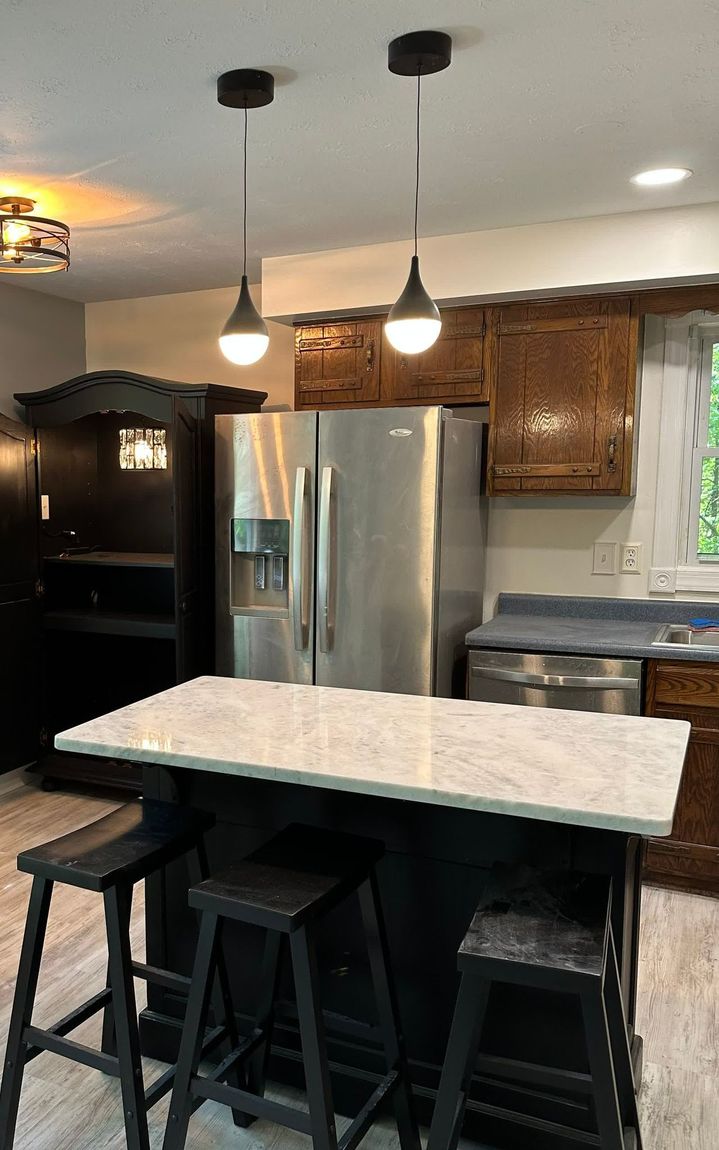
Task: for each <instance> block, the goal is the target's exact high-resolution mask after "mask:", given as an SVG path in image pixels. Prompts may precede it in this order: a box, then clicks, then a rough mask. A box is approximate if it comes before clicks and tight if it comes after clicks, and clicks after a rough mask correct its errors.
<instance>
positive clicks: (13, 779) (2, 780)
mask: <svg viewBox="0 0 719 1150" xmlns="http://www.w3.org/2000/svg"><path fill="white" fill-rule="evenodd" d="M28 766H29V764H28ZM24 774H25V767H16V768H15V770H14V771H8V772H7V774H4V775H0V795H6V794H8V792H9V791H15V790H17V788H18V787H22V786H23V785H24V784H23V779H22V776H23V775H24Z"/></svg>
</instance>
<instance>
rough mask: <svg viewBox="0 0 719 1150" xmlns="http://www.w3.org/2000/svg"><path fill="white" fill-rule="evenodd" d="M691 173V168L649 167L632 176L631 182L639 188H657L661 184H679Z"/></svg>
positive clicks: (691, 174)
mask: <svg viewBox="0 0 719 1150" xmlns="http://www.w3.org/2000/svg"><path fill="white" fill-rule="evenodd" d="M693 175H694V173H693V172H692V170H691V168H650V169H649V170H648V171H646V172H637V174H636V176H632V183H633V184H638V185H639V187H640V188H659V187H661V186H662V185H663V184H680V183H681V182H682V180H688V179H689V177H690V176H693Z"/></svg>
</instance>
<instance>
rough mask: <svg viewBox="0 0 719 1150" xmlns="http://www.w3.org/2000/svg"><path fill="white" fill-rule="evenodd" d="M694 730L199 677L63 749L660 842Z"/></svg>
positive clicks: (84, 728) (87, 726) (86, 726)
mask: <svg viewBox="0 0 719 1150" xmlns="http://www.w3.org/2000/svg"><path fill="white" fill-rule="evenodd" d="M688 737H689V724H688V723H683V722H674V721H668V720H665V719H646V718H634V717H631V716H626V715H601V714H590V713H587V712H581V711H558V710H544V709H542V708H534V707H512V706H505V705H503V704H499V703H478V702H468V701H464V700H461V699H430V698H425V697H422V696H416V695H390V694H380V693H376V692H372V691H350V690H344V689H339V688H332V687H306V686H296V685H290V684H286V683H265V682H260V681H254V680H243V679H220V678H213V677H210V676H205V677H203V678H200V679H195V680H193V681H192V682H190V683H183V684H182V685H181V686H179V687H173V688H172V690H169V691H164V692H162V694H159V695H153V696H152V697H151V698H149V699H144V700H143V701H142V702H139V703H133V704H132V705H131V706H129V707H123V708H122V709H121V710H119V711H114V712H112V713H111V714H109V715H104V716H103V717H102V718H99V719H93V720H92V721H91V722H89V723H83V724H82V725H81V726H79V727H74V728H72V729H71V730H68V731H63V732H62V733H61V734H59V735H58V736H57V737H56V739H55V744H56V746H57V747H58V748H60V749H61V750H66V751H79V752H83V753H86V754H95V755H102V756H107V757H112V758H121V759H130V760H132V761H133V762H139V763H157V764H160V765H163V766H168V767H181V768H185V769H189V770H199V771H214V772H219V773H221V774H227V775H238V776H247V777H251V778H261V779H274V780H278V781H281V782H285V783H297V784H300V785H306V786H315V787H327V788H329V789H332V790H341V791H354V792H358V793H362V794H376V795H384V796H388V797H391V798H397V799H407V800H409V801H413V802H423V803H434V804H438V805H441V806H450V807H461V808H465V809H471V810H477V811H493V812H498V813H500V814H509V815H516V816H521V817H524V818H533V819H544V820H547V821H550V822H562V823H572V824H575V825H578V826H589V827H603V828H607V829H611V830H621V831H626V832H633V833H636V834H642V835H668V834H669V833H670V831H671V827H672V819H673V814H674V806H675V803H676V798H677V793H678V790H679V783H680V780H681V773H682V766H683V763H684V755H685V752H686V746H687V740H688Z"/></svg>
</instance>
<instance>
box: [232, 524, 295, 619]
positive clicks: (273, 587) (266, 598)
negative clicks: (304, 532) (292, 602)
mask: <svg viewBox="0 0 719 1150" xmlns="http://www.w3.org/2000/svg"><path fill="white" fill-rule="evenodd" d="M230 541H231V555H230V614H231V615H257V616H260V617H261V618H265V619H267V618H270V619H271V618H278V619H286V618H287V616H288V614H289V594H288V577H289V553H290V521H289V519H233V520H232V523H231V532H230Z"/></svg>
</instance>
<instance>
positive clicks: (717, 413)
mask: <svg viewBox="0 0 719 1150" xmlns="http://www.w3.org/2000/svg"><path fill="white" fill-rule="evenodd" d="M707 447H719V343H715V344H714V346H713V348H712V378H711V390H710V399H709V434H708V436H707ZM697 550H698V554H699V555H702V556H705V557H706V558H714V559H719V458H716V459H715V458H714V457H712V456H705V457H704V459H703V460H702V480H701V495H700V501H699V542H698V547H697Z"/></svg>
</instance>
